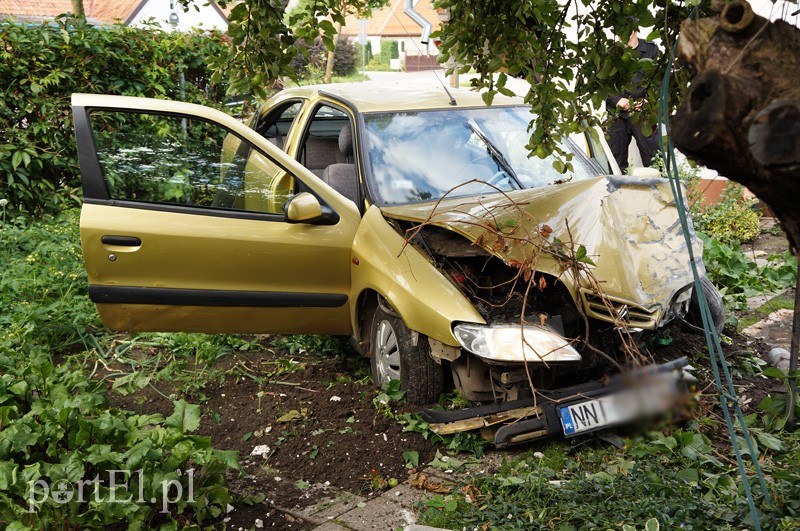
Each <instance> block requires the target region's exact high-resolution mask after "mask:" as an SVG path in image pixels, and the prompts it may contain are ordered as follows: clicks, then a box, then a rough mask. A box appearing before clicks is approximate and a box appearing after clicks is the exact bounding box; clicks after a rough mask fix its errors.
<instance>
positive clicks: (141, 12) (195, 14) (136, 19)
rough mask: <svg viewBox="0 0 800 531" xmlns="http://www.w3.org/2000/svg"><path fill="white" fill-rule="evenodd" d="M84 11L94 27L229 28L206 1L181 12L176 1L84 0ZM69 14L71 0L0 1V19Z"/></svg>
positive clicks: (38, 18)
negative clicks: (118, 24)
mask: <svg viewBox="0 0 800 531" xmlns="http://www.w3.org/2000/svg"><path fill="white" fill-rule="evenodd" d="M195 6H196V7H197V9H195ZM83 10H84V13H85V14H86V19H87V20H88V21H89V22H90V23H92V24H96V25H103V24H114V23H121V24H125V25H128V26H139V27H141V26H145V25H147V24H152V23H154V24H156V25H158V26H160V27H161V28H162V29H165V30H166V29H171V28H175V29H176V30H179V31H191V30H193V29H204V30H212V29H218V30H223V31H224V30H227V29H228V20H227V17H226V14H225V13H224V12H223V11H222V9H220V8H219V6H217V5H216V4H214V3H212V4H210V5H209V4H208V3H207V2H195V3H194V4H193V6H192V7H191V8H190V9H189V10H188V11H185V12H184V10H183V6H181V5H180V4H179V2H178V0H83ZM71 11H72V2H71V0H0V18H14V19H17V20H19V21H20V22H33V23H41V22H44V21H47V20H52V19H54V18H55V17H56V16H58V15H60V14H62V13H68V12H71Z"/></svg>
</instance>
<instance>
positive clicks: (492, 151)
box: [464, 121, 524, 189]
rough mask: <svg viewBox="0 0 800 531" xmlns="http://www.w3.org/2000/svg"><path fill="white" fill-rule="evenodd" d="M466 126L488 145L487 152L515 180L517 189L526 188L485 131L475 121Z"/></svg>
mask: <svg viewBox="0 0 800 531" xmlns="http://www.w3.org/2000/svg"><path fill="white" fill-rule="evenodd" d="M464 125H466V126H467V127H469V128H470V130H471V131H472V132H473V133H475V134H476V135H478V138H480V139H481V141H482V142H483V143H484V145H486V150H487V151H488V152H489V155H491V157H492V158H493V159H494V161H495V162H496V163H497V164H498V166H500V167H501V168H503V171H505V172H506V173H507V174H508V176H509V177H511V178H512V179H513V180H514V183H515V184H516V185H517V187H518V188H519V189H522V188H524V187H523V186H522V183H521V182H519V179H517V174H516V173H515V172H514V168H512V167H511V164H509V162H508V159H506V157H505V155H503V153H502V152H501V151H500V150H499V149H497V147H496V146H495V145H494V144H492V142H491V141H490V140H489V137H487V136H486V135H485V134H484V133H483V131H481V130H480V128H479V127H478V124H476V123H475V122H474V121H469V122H467V123H466V124H464Z"/></svg>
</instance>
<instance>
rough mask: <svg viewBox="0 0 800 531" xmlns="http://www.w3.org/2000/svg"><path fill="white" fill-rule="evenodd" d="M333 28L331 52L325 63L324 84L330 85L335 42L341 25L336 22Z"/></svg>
mask: <svg viewBox="0 0 800 531" xmlns="http://www.w3.org/2000/svg"><path fill="white" fill-rule="evenodd" d="M335 28H336V36H335V37H334V39H333V50H330V51H329V52H328V60H327V61H326V62H325V79H324V82H325V83H330V82H331V78H333V58H334V55H335V54H336V42H337V41H338V40H339V32H340V31H342V25H341V24H339V23H338V22H337V23H336V26H335Z"/></svg>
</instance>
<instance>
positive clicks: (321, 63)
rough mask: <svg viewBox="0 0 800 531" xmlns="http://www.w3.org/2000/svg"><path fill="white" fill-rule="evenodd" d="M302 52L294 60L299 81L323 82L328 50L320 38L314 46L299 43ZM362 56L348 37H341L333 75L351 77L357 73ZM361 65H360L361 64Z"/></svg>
mask: <svg viewBox="0 0 800 531" xmlns="http://www.w3.org/2000/svg"><path fill="white" fill-rule="evenodd" d="M297 48H299V49H300V52H298V54H297V55H296V56H295V57H294V59H292V63H291V64H292V68H293V69H294V71H295V72H296V73H297V78H298V79H304V80H305V81H309V82H312V83H317V82H321V81H322V76H323V75H324V74H325V63H326V62H327V60H328V49H327V48H325V45H324V44H323V43H322V39H320V38H318V39H316V40H315V41H314V45H313V46H307V45H306V44H304V43H303V42H298V43H297ZM360 61H361V58H360V56H356V49H355V46H353V44H352V43H351V42H350V40H349V39H348V38H346V37H342V36H339V38H338V40H337V41H336V52H335V53H334V54H333V75H334V76H342V77H345V76H349V75H350V74H353V73H355V72H356V63H357V62H360ZM359 64H360V63H359Z"/></svg>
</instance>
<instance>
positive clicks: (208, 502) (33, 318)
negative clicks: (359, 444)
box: [0, 205, 239, 529]
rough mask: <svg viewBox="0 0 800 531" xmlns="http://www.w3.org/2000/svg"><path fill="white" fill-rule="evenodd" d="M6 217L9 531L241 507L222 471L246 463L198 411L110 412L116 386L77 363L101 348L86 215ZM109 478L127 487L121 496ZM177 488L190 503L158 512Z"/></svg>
mask: <svg viewBox="0 0 800 531" xmlns="http://www.w3.org/2000/svg"><path fill="white" fill-rule="evenodd" d="M6 214H7V213H6V212H5V209H3V208H2V206H1V205H0V263H2V264H3V268H4V269H3V274H2V275H0V306H1V307H2V308H3V311H2V312H0V527H2V528H3V529H5V528H6V527H8V528H12V529H107V528H108V527H107V526H115V527H112V528H113V529H117V528H122V524H127V525H125V528H131V529H155V528H159V527H160V526H161V525H163V526H164V528H165V529H177V528H178V525H179V522H180V525H181V526H182V527H191V526H192V524H199V523H207V524H210V523H212V522H213V521H214V519H216V518H217V517H219V516H220V515H222V514H224V512H225V508H226V507H227V505H228V503H230V502H231V500H232V495H231V494H230V492H229V491H228V488H227V483H226V475H225V474H226V472H227V471H228V470H229V469H234V470H237V469H239V465H238V462H237V453H236V452H224V451H219V450H215V449H213V448H212V447H211V443H210V439H209V438H208V437H201V436H198V435H196V434H195V433H194V432H195V431H196V429H197V427H198V425H199V421H200V408H199V407H198V406H195V405H191V404H187V403H186V402H184V401H183V400H179V401H174V402H173V405H174V414H172V415H171V416H169V417H167V418H164V417H163V416H162V415H160V414H154V415H135V414H132V413H130V412H126V411H122V410H119V409H116V408H113V407H110V406H109V403H108V401H107V399H106V397H105V393H106V391H107V389H108V387H107V383H106V382H105V381H104V380H102V379H93V378H92V377H91V376H90V375H89V374H87V369H86V364H85V359H83V356H82V354H75V355H70V352H77V351H80V349H81V344H83V345H84V347H85V348H89V347H88V345H89V344H91V345H98V344H99V340H98V339H97V337H96V335H97V334H98V333H101V332H102V329H101V328H100V322H99V318H98V315H97V312H96V311H95V308H94V304H92V302H91V301H90V300H89V297H88V296H87V294H86V292H87V278H86V272H85V271H84V268H83V264H82V262H81V250H80V240H79V237H78V215H79V212H78V210H77V209H71V210H67V211H64V212H62V213H60V214H58V215H57V216H50V215H43V216H42V218H41V219H38V220H31V219H30V218H29V217H26V216H21V215H17V216H13V217H10V216H7V215H6ZM98 359H101V360H102V358H98ZM95 367H96V366H95ZM123 471H127V472H123ZM181 471H183V472H181ZM189 474H191V475H189ZM112 476H114V479H113V480H112V479H111V478H112ZM93 478H96V479H95V480H93ZM110 481H115V482H116V485H117V486H118V487H122V488H121V489H119V491H118V492H112V488H111V487H112V486H111V485H110V483H109V482H110ZM81 485H83V486H86V487H88V488H85V489H84V488H83V486H81ZM123 485H124V486H123ZM178 485H180V489H182V490H181V491H180V492H183V493H188V492H189V488H191V489H192V498H193V500H191V499H189V497H188V496H183V497H182V499H180V500H177V501H176V502H175V503H169V504H168V507H167V511H166V512H161V510H162V509H164V505H162V502H163V501H164V500H165V496H167V498H166V499H167V500H172V499H175V498H176V496H175V493H176V490H178V488H177V486H178ZM62 487H63V488H62ZM170 491H172V492H170ZM140 493H141V494H142V495H143V496H139V494H140ZM112 496H113V498H112ZM177 497H178V498H181V496H177ZM81 498H82V499H83V502H82V501H81ZM111 500H115V501H114V502H112V501H111ZM151 500H152V501H151ZM23 522H24V524H22V523H23ZM14 524H16V525H17V527H13V525H14Z"/></svg>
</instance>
